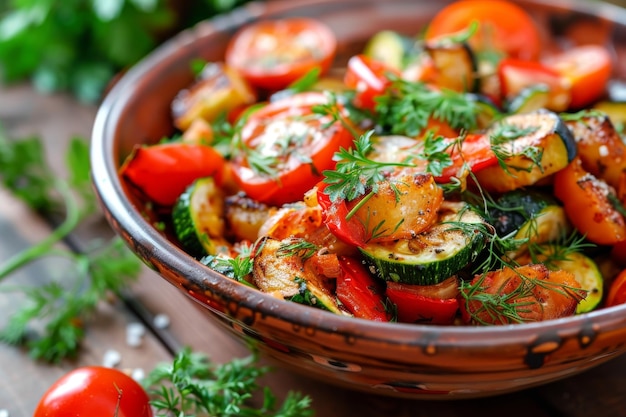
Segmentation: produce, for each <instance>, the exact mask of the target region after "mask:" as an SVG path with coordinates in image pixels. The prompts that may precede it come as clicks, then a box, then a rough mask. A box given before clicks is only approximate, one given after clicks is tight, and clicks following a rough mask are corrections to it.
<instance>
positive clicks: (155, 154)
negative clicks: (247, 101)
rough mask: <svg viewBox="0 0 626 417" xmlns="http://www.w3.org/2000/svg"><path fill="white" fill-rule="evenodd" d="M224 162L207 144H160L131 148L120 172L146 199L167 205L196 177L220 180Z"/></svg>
mask: <svg viewBox="0 0 626 417" xmlns="http://www.w3.org/2000/svg"><path fill="white" fill-rule="evenodd" d="M224 165H225V161H224V158H223V157H222V155H220V154H219V153H218V152H217V151H216V150H215V149H213V148H211V147H210V146H206V145H197V144H190V143H164V144H158V145H152V146H143V147H137V148H135V150H134V151H133V153H132V154H131V155H130V156H129V158H128V159H127V160H126V162H125V163H124V165H123V166H122V168H121V169H120V174H121V176H122V177H123V178H124V179H126V180H127V181H128V182H129V183H130V184H132V185H133V186H134V187H136V188H137V189H139V190H140V192H141V193H143V194H144V195H145V196H146V197H147V198H148V199H149V200H150V201H152V202H154V203H156V204H159V205H162V206H171V205H173V204H174V203H175V202H176V199H177V198H178V196H180V195H181V194H182V193H183V191H185V189H186V188H187V187H188V186H189V185H190V184H191V183H192V182H193V181H194V180H196V179H198V178H201V177H208V176H215V177H216V180H217V181H218V183H220V182H221V176H222V171H223V169H224Z"/></svg>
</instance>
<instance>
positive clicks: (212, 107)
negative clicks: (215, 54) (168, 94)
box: [172, 62, 256, 130]
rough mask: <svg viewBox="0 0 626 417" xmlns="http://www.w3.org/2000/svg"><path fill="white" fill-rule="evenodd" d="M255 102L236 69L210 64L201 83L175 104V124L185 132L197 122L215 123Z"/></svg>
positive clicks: (205, 68) (181, 96)
mask: <svg viewBox="0 0 626 417" xmlns="http://www.w3.org/2000/svg"><path fill="white" fill-rule="evenodd" d="M255 101H256V93H255V92H254V91H253V90H252V89H251V88H250V86H249V85H248V84H247V82H246V81H245V80H244V79H243V78H241V75H239V73H238V72H237V71H236V70H234V69H233V68H230V67H229V66H227V65H223V64H221V63H214V62H211V63H207V64H206V65H205V67H204V69H203V70H202V72H201V73H200V76H199V77H198V80H197V81H196V82H195V83H194V84H193V85H192V86H191V87H190V88H189V89H185V90H181V91H180V92H179V93H178V94H177V95H176V97H175V98H174V100H173V101H172V115H173V116H174V125H175V126H176V127H177V128H179V129H180V130H186V129H187V128H189V127H190V126H191V124H192V122H193V121H194V120H197V119H202V120H206V121H207V122H213V121H215V120H216V119H217V118H218V117H219V116H221V115H223V114H228V113H229V112H230V111H232V110H235V109H237V108H240V107H243V106H246V105H248V104H252V103H254V102H255Z"/></svg>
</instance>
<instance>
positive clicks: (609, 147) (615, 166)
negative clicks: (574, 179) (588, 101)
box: [566, 112, 626, 194]
mask: <svg viewBox="0 0 626 417" xmlns="http://www.w3.org/2000/svg"><path fill="white" fill-rule="evenodd" d="M566 124H567V127H569V129H570V130H571V132H572V135H573V136H574V140H575V141H576V146H577V147H578V155H579V157H580V161H581V164H582V166H583V168H584V169H585V170H586V171H588V172H589V173H591V174H593V175H595V176H596V177H598V178H601V179H603V180H604V181H606V183H607V184H609V185H610V186H611V187H613V188H615V189H616V190H617V191H618V192H619V191H620V188H621V186H622V184H623V181H624V179H625V178H626V144H624V142H623V141H622V139H621V137H620V135H619V133H618V132H617V130H615V126H614V125H613V123H612V122H611V119H610V118H609V117H608V116H607V115H605V114H604V113H598V112H593V113H588V114H587V115H586V116H584V117H577V118H573V119H572V120H568V121H567V122H566ZM623 191H624V194H626V190H623Z"/></svg>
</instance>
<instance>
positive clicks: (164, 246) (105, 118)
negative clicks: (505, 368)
mask: <svg viewBox="0 0 626 417" xmlns="http://www.w3.org/2000/svg"><path fill="white" fill-rule="evenodd" d="M335 1H336V0H304V1H299V2H298V3H297V4H298V6H297V7H300V6H307V7H308V6H315V5H322V4H330V3H333V2H335ZM344 1H348V2H353V3H358V2H359V1H360V0H344ZM517 3H522V4H536V5H543V6H549V7H552V8H568V9H570V8H575V9H576V10H578V11H580V12H582V13H585V14H589V15H592V16H595V17H599V18H603V19H607V20H610V21H613V22H616V23H617V24H619V25H622V26H624V27H626V9H623V8H621V7H618V6H616V5H612V4H606V3H602V4H596V3H590V2H587V1H583V0H567V1H551V0H523V1H519V0H518V1H517ZM293 5H294V3H293V2H292V1H289V0H276V1H273V2H271V4H269V3H263V2H250V3H246V4H245V5H243V6H241V7H239V8H237V9H236V10H234V11H231V12H229V13H226V14H223V15H220V16H217V17H214V18H211V19H208V20H205V21H202V22H200V23H198V24H197V25H196V26H194V27H192V28H189V29H186V30H184V31H182V32H180V33H179V34H177V35H175V36H174V37H173V38H171V39H169V40H167V41H165V42H164V43H163V44H161V45H160V46H158V47H157V48H156V49H155V50H154V51H153V52H151V53H150V54H148V55H147V56H146V57H145V58H144V59H142V60H141V61H140V62H139V63H137V64H136V65H135V66H133V67H132V68H130V69H129V70H128V71H127V72H126V73H125V74H124V75H123V76H122V77H121V78H120V79H119V80H118V81H117V83H116V84H115V85H114V86H113V88H112V89H111V90H110V91H109V93H108V94H107V96H106V97H105V98H104V100H103V102H102V103H101V105H100V107H99V109H98V111H97V114H96V118H95V121H94V125H93V130H92V135H91V151H90V159H91V165H92V182H93V185H94V188H95V190H96V195H97V198H98V200H99V202H100V204H101V206H102V207H103V208H104V211H105V216H106V218H107V220H108V221H109V223H111V225H112V226H113V228H114V229H115V230H116V232H117V233H118V234H122V236H123V238H124V240H125V241H126V243H127V244H128V245H131V242H132V245H135V247H137V246H139V247H146V248H150V250H151V256H154V257H155V258H157V259H159V260H160V261H161V262H162V263H163V264H164V265H167V266H168V267H169V268H171V269H172V271H173V272H174V273H175V274H177V275H180V276H185V277H187V278H188V279H189V280H190V281H192V282H193V283H194V284H196V285H198V286H200V287H203V288H210V290H211V291H213V292H215V293H217V294H219V295H224V294H228V295H227V296H226V298H228V299H230V300H232V301H235V302H236V303H238V304H239V305H241V306H244V307H246V308H249V309H251V310H254V311H256V312H258V313H260V314H262V315H264V316H269V317H275V318H278V319H280V320H284V321H287V322H290V323H292V324H297V325H300V326H303V327H314V328H316V329H317V330H318V331H326V332H331V333H339V334H355V333H358V334H359V337H363V338H367V339H371V340H380V341H384V342H386V343H389V342H394V341H396V342H398V343H408V344H415V343H419V344H422V342H419V341H418V339H419V336H422V335H424V334H433V335H436V340H437V344H438V345H441V344H446V343H448V344H453V345H454V346H459V347H460V346H463V345H472V346H480V345H490V346H493V345H494V344H495V343H497V342H502V343H507V344H510V343H516V342H528V340H529V339H534V338H535V337H536V335H537V334H538V333H551V334H559V335H574V334H579V333H580V332H581V329H591V328H593V330H594V331H595V332H597V331H599V329H602V328H604V329H613V328H617V327H620V326H622V325H623V323H624V322H625V321H626V304H625V305H620V306H614V307H607V308H600V309H598V310H595V311H592V312H589V313H584V314H580V315H576V316H570V317H565V318H560V319H553V320H547V321H542V322H533V323H523V324H510V325H501V326H441V325H430V324H407V323H379V322H374V321H369V320H365V319H358V318H353V317H344V316H340V315H335V314H332V313H329V312H326V311H322V310H320V309H315V308H311V307H308V306H304V305H299V304H297V303H292V302H289V301H285V300H280V299H277V298H275V297H272V296H271V295H269V294H264V293H262V292H261V291H259V290H257V289H253V288H250V287H248V286H246V285H243V284H241V283H239V282H236V281H235V280H232V279H230V278H227V277H225V276H223V275H221V274H219V273H217V272H215V271H213V270H211V269H210V268H208V267H207V266H205V265H203V264H201V263H200V262H198V261H197V260H195V259H194V258H193V257H191V256H190V255H188V254H186V253H185V252H184V251H182V250H181V249H179V248H178V247H177V246H176V245H174V244H173V243H171V242H169V241H168V240H167V239H166V238H165V237H164V236H162V235H161V234H160V233H159V232H158V231H157V230H156V229H155V228H154V227H153V226H152V225H151V224H150V223H149V222H148V221H146V219H144V217H143V216H142V215H141V213H140V212H139V211H138V210H137V208H136V207H135V206H134V205H133V204H132V202H131V201H130V200H129V199H128V198H127V197H126V194H125V192H124V189H123V186H122V183H121V181H120V178H119V176H118V166H117V161H115V158H114V157H113V156H112V155H114V153H115V146H116V145H115V143H114V142H115V141H114V137H115V130H116V123H117V122H118V121H119V119H120V118H121V116H122V113H123V110H124V108H125V106H126V104H127V103H128V102H129V100H130V97H131V95H132V92H133V91H134V89H135V87H136V86H138V85H140V82H139V81H140V80H141V79H142V77H143V76H144V75H145V74H146V73H147V72H149V70H150V69H152V68H153V67H156V66H157V64H158V65H163V64H164V63H166V62H167V61H168V55H171V53H172V52H173V51H174V50H175V49H176V48H180V47H181V42H182V43H183V44H185V43H189V42H192V41H193V40H194V39H196V38H198V37H204V36H210V35H211V34H212V33H214V32H218V31H223V30H227V29H233V28H235V27H238V26H239V25H241V24H244V23H246V22H249V21H251V20H255V19H261V18H268V17H272V16H273V15H280V14H281V13H284V12H285V11H293ZM144 262H147V261H146V259H144ZM202 305H203V306H205V307H206V308H210V307H208V306H206V305H205V304H202ZM278 311H279V312H280V314H279V313H277V312H278ZM592 326H593V327H592ZM385 335H387V336H388V337H384V336H385ZM383 339H384V340H383Z"/></svg>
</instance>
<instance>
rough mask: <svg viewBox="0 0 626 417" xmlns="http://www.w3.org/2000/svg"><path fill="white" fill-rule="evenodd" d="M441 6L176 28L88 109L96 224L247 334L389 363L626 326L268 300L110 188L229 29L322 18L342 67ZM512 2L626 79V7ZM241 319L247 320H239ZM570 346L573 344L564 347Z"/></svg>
mask: <svg viewBox="0 0 626 417" xmlns="http://www.w3.org/2000/svg"><path fill="white" fill-rule="evenodd" d="M448 3H451V2H450V1H440V2H431V1H421V2H418V1H414V0H387V1H379V0H344V1H336V0H304V1H297V2H296V1H287V0H285V1H280V0H279V1H273V2H268V3H249V4H248V5H247V6H245V7H243V8H241V9H239V10H237V11H235V12H233V13H231V14H228V15H224V16H222V17H218V18H216V19H213V20H210V21H206V22H202V23H200V24H199V25H197V26H196V27H194V28H192V29H190V30H187V31H185V32H182V33H180V34H179V35H177V36H176V37H174V38H173V39H171V40H170V41H168V42H166V43H165V44H163V45H162V46H161V47H159V48H158V49H157V50H156V51H154V52H153V53H152V54H150V55H149V56H148V57H147V58H145V59H144V60H143V61H142V62H141V63H139V64H138V65H137V66H135V67H134V68H132V69H131V70H129V71H128V73H127V74H125V75H124V76H123V77H122V79H121V80H120V81H119V82H118V84H117V85H116V86H115V87H114V88H113V89H112V91H111V92H110V94H109V95H108V96H107V98H106V99H105V101H104V102H103V104H102V106H101V109H100V111H99V113H98V117H97V119H96V123H95V126H94V131H93V137H92V167H93V181H94V184H95V187H96V191H97V193H98V196H99V199H100V201H101V204H102V206H103V207H104V211H105V215H106V216H107V219H108V220H109V222H110V223H111V224H112V226H113V228H114V229H115V230H116V231H117V232H118V233H119V234H120V235H121V236H122V237H123V238H124V239H125V240H126V242H127V243H128V244H129V245H130V246H131V248H132V249H133V250H134V251H135V252H136V253H137V254H138V255H139V256H140V257H141V258H142V259H143V260H144V261H145V262H146V263H147V264H148V265H150V266H151V267H152V268H154V269H155V270H157V272H159V273H160V274H161V275H162V276H164V277H165V278H166V279H168V280H169V281H170V282H172V283H173V284H174V285H176V286H178V287H181V288H182V289H184V290H185V291H186V292H187V293H188V294H191V295H192V297H193V298H194V299H196V300H197V301H199V302H200V303H201V304H202V305H203V306H204V307H206V308H208V309H210V310H211V311H212V312H213V313H215V314H216V315H217V316H218V317H219V318H220V319H221V320H223V321H225V322H226V321H233V320H234V321H237V322H238V323H239V324H240V325H242V326H244V328H246V329H247V330H248V331H249V332H256V333H263V332H264V331H271V327H272V325H273V324H276V323H278V322H286V323H289V325H290V326H292V328H293V326H302V327H306V328H313V329H317V331H318V332H323V333H324V334H328V335H331V334H332V337H331V336H329V341H328V344H331V345H332V343H335V342H336V340H337V339H336V338H340V339H343V340H352V339H354V338H364V339H367V340H368V341H370V342H371V343H372V344H371V345H369V348H372V346H378V347H380V348H381V350H382V351H385V350H387V351H389V352H390V353H389V357H387V358H385V354H384V352H381V358H383V359H381V360H392V359H393V355H395V354H396V353H394V352H393V350H388V347H389V346H396V347H397V346H405V347H416V348H419V349H423V350H425V349H429V348H430V347H432V346H433V344H435V345H437V347H438V348H444V349H450V350H454V351H455V352H456V353H457V354H458V353H459V352H460V351H461V350H463V349H467V348H469V347H472V348H474V349H479V350H480V349H482V350H485V349H487V350H490V351H491V352H494V351H495V349H497V347H498V346H500V345H503V344H508V345H513V344H519V345H523V346H528V345H531V344H533V345H536V344H537V343H542V342H543V341H544V340H543V339H542V338H541V337H540V336H538V334H543V335H546V334H549V335H556V334H558V335H559V338H568V337H571V338H572V339H573V340H575V342H572V348H571V351H570V353H569V355H570V356H572V357H573V356H576V355H577V354H578V353H574V352H578V351H581V344H580V343H579V340H580V337H581V336H580V335H581V334H593V335H595V334H597V333H598V332H601V331H614V330H616V329H621V328H624V327H626V322H625V320H626V319H625V317H626V306H620V307H614V308H610V309H604V310H598V311H595V312H592V313H589V314H585V315H581V316H577V317H572V318H567V319H560V320H554V321H549V322H544V323H532V324H525V325H517V326H504V327H490V328H461V327H442V326H424V325H404V324H384V325H381V324H378V323H373V322H367V321H365V320H359V319H350V318H345V317H339V316H334V315H332V314H330V313H326V312H323V311H319V310H316V309H312V308H310V307H304V306H300V305H297V304H294V303H288V302H285V301H281V300H276V299H274V298H273V297H271V296H269V295H265V294H262V293H260V292H258V291H255V290H252V289H249V288H248V287H245V286H243V285H240V284H238V283H236V282H234V281H232V280H230V279H228V278H225V277H223V276H221V275H219V274H217V273H215V272H214V271H212V270H210V269H208V268H206V267H204V266H203V265H201V264H200V263H199V262H197V261H195V260H194V259H193V258H192V257H190V256H188V255H186V254H185V253H184V252H183V251H181V250H180V249H179V248H178V247H177V246H176V244H174V243H172V242H171V241H169V240H168V239H167V236H165V235H164V234H162V233H161V232H160V231H159V230H157V229H156V228H155V227H153V221H154V220H155V219H157V218H158V213H153V212H150V211H149V210H146V207H145V206H144V205H143V203H142V202H141V201H139V200H138V199H137V198H136V197H135V195H134V194H133V193H132V192H130V190H129V189H127V188H126V186H125V185H124V184H123V183H122V182H121V181H120V179H119V177H118V174H117V173H118V170H119V167H120V165H121V163H122V161H123V160H124V159H125V158H126V156H127V155H128V154H129V153H130V152H131V150H132V148H133V147H134V146H135V145H137V144H149V143H155V142H157V141H158V140H160V139H161V138H163V137H166V136H170V135H171V134H172V133H173V132H174V129H173V125H172V119H171V116H170V103H171V100H172V98H173V97H174V96H175V95H176V94H177V93H178V91H179V90H181V89H182V88H184V87H186V86H188V85H190V83H191V82H192V81H193V74H192V72H191V69H190V62H191V61H192V60H194V59H197V58H202V59H205V60H207V61H219V60H221V59H222V58H223V54H224V51H225V47H226V44H227V42H228V40H229V38H230V37H231V36H232V34H233V33H234V32H235V31H236V30H237V29H238V28H239V27H240V26H242V25H244V24H246V23H249V22H252V21H255V20H258V19H273V18H281V17H287V16H309V17H314V18H318V19H320V20H322V21H324V22H325V23H327V24H328V25H329V26H330V27H331V29H332V30H333V31H334V32H335V34H336V36H337V38H338V43H339V50H338V54H337V57H336V65H337V66H338V67H341V66H343V65H344V64H345V63H346V62H347V59H348V57H350V56H351V55H352V54H354V53H357V52H358V51H360V50H362V48H363V46H364V44H365V42H366V41H367V39H368V38H369V37H370V36H371V35H372V34H373V33H375V32H377V31H379V30H383V29H390V28H391V29H393V30H396V31H398V32H402V33H405V34H417V33H419V31H420V30H422V29H423V28H424V26H425V25H426V24H427V22H428V21H429V19H430V17H431V16H433V15H434V14H435V13H436V12H437V11H438V10H440V9H441V8H442V7H443V6H444V5H445V4H448ZM517 3H519V4H520V5H522V7H524V8H525V9H526V10H527V11H529V12H530V13H531V14H532V16H533V17H534V19H536V21H537V22H538V24H539V25H540V27H541V28H542V31H543V37H544V40H545V45H547V47H548V48H564V47H567V45H568V44H571V43H576V42H581V41H589V36H591V35H588V34H590V33H592V34H593V42H598V43H603V44H606V45H610V46H611V48H612V52H613V54H614V56H615V62H616V67H615V74H614V78H615V79H617V80H626V11H624V10H622V9H620V8H617V7H614V6H610V5H605V4H596V3H591V2H586V1H549V0H545V1H541V0H535V1H530V0H521V1H518V2H517ZM581 27H586V28H587V30H586V31H585V32H584V34H583V35H584V36H582V38H583V39H580V38H581V35H580V34H579V33H578V32H579V31H580V28H581ZM246 311H248V312H253V313H245V312H246ZM251 315H252V316H253V317H254V318H250V317H251ZM260 317H262V318H263V319H262V320H261V318H260ZM257 325H258V326H257ZM259 326H260V327H259ZM263 326H265V327H263ZM288 331H289V330H284V332H288ZM585 332H587V333H585ZM279 333H280V332H279ZM318 334H319V333H318ZM285 337H286V336H285ZM435 341H436V342H435ZM319 343H320V344H323V343H325V342H324V339H323V338H320V339H319ZM607 343H608V345H610V346H609V347H605V348H606V349H607V350H611V349H613V350H614V351H618V350H620V349H623V347H620V346H621V343H618V341H616V340H614V339H612V340H611V341H609V342H607ZM314 344H315V343H313V345H314ZM576 344H577V346H578V348H575V347H574V345H576ZM302 349H306V348H302ZM327 349H330V348H329V347H327ZM337 350H340V348H337ZM524 352H527V350H524ZM588 353H589V352H588ZM582 354H583V355H584V354H585V353H584V352H583V353H582ZM469 356H470V357H471V356H472V353H470V354H469ZM459 357H461V356H459ZM433 362H434V363H437V360H436V359H433ZM527 366H528V367H531V366H530V365H528V364H527Z"/></svg>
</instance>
